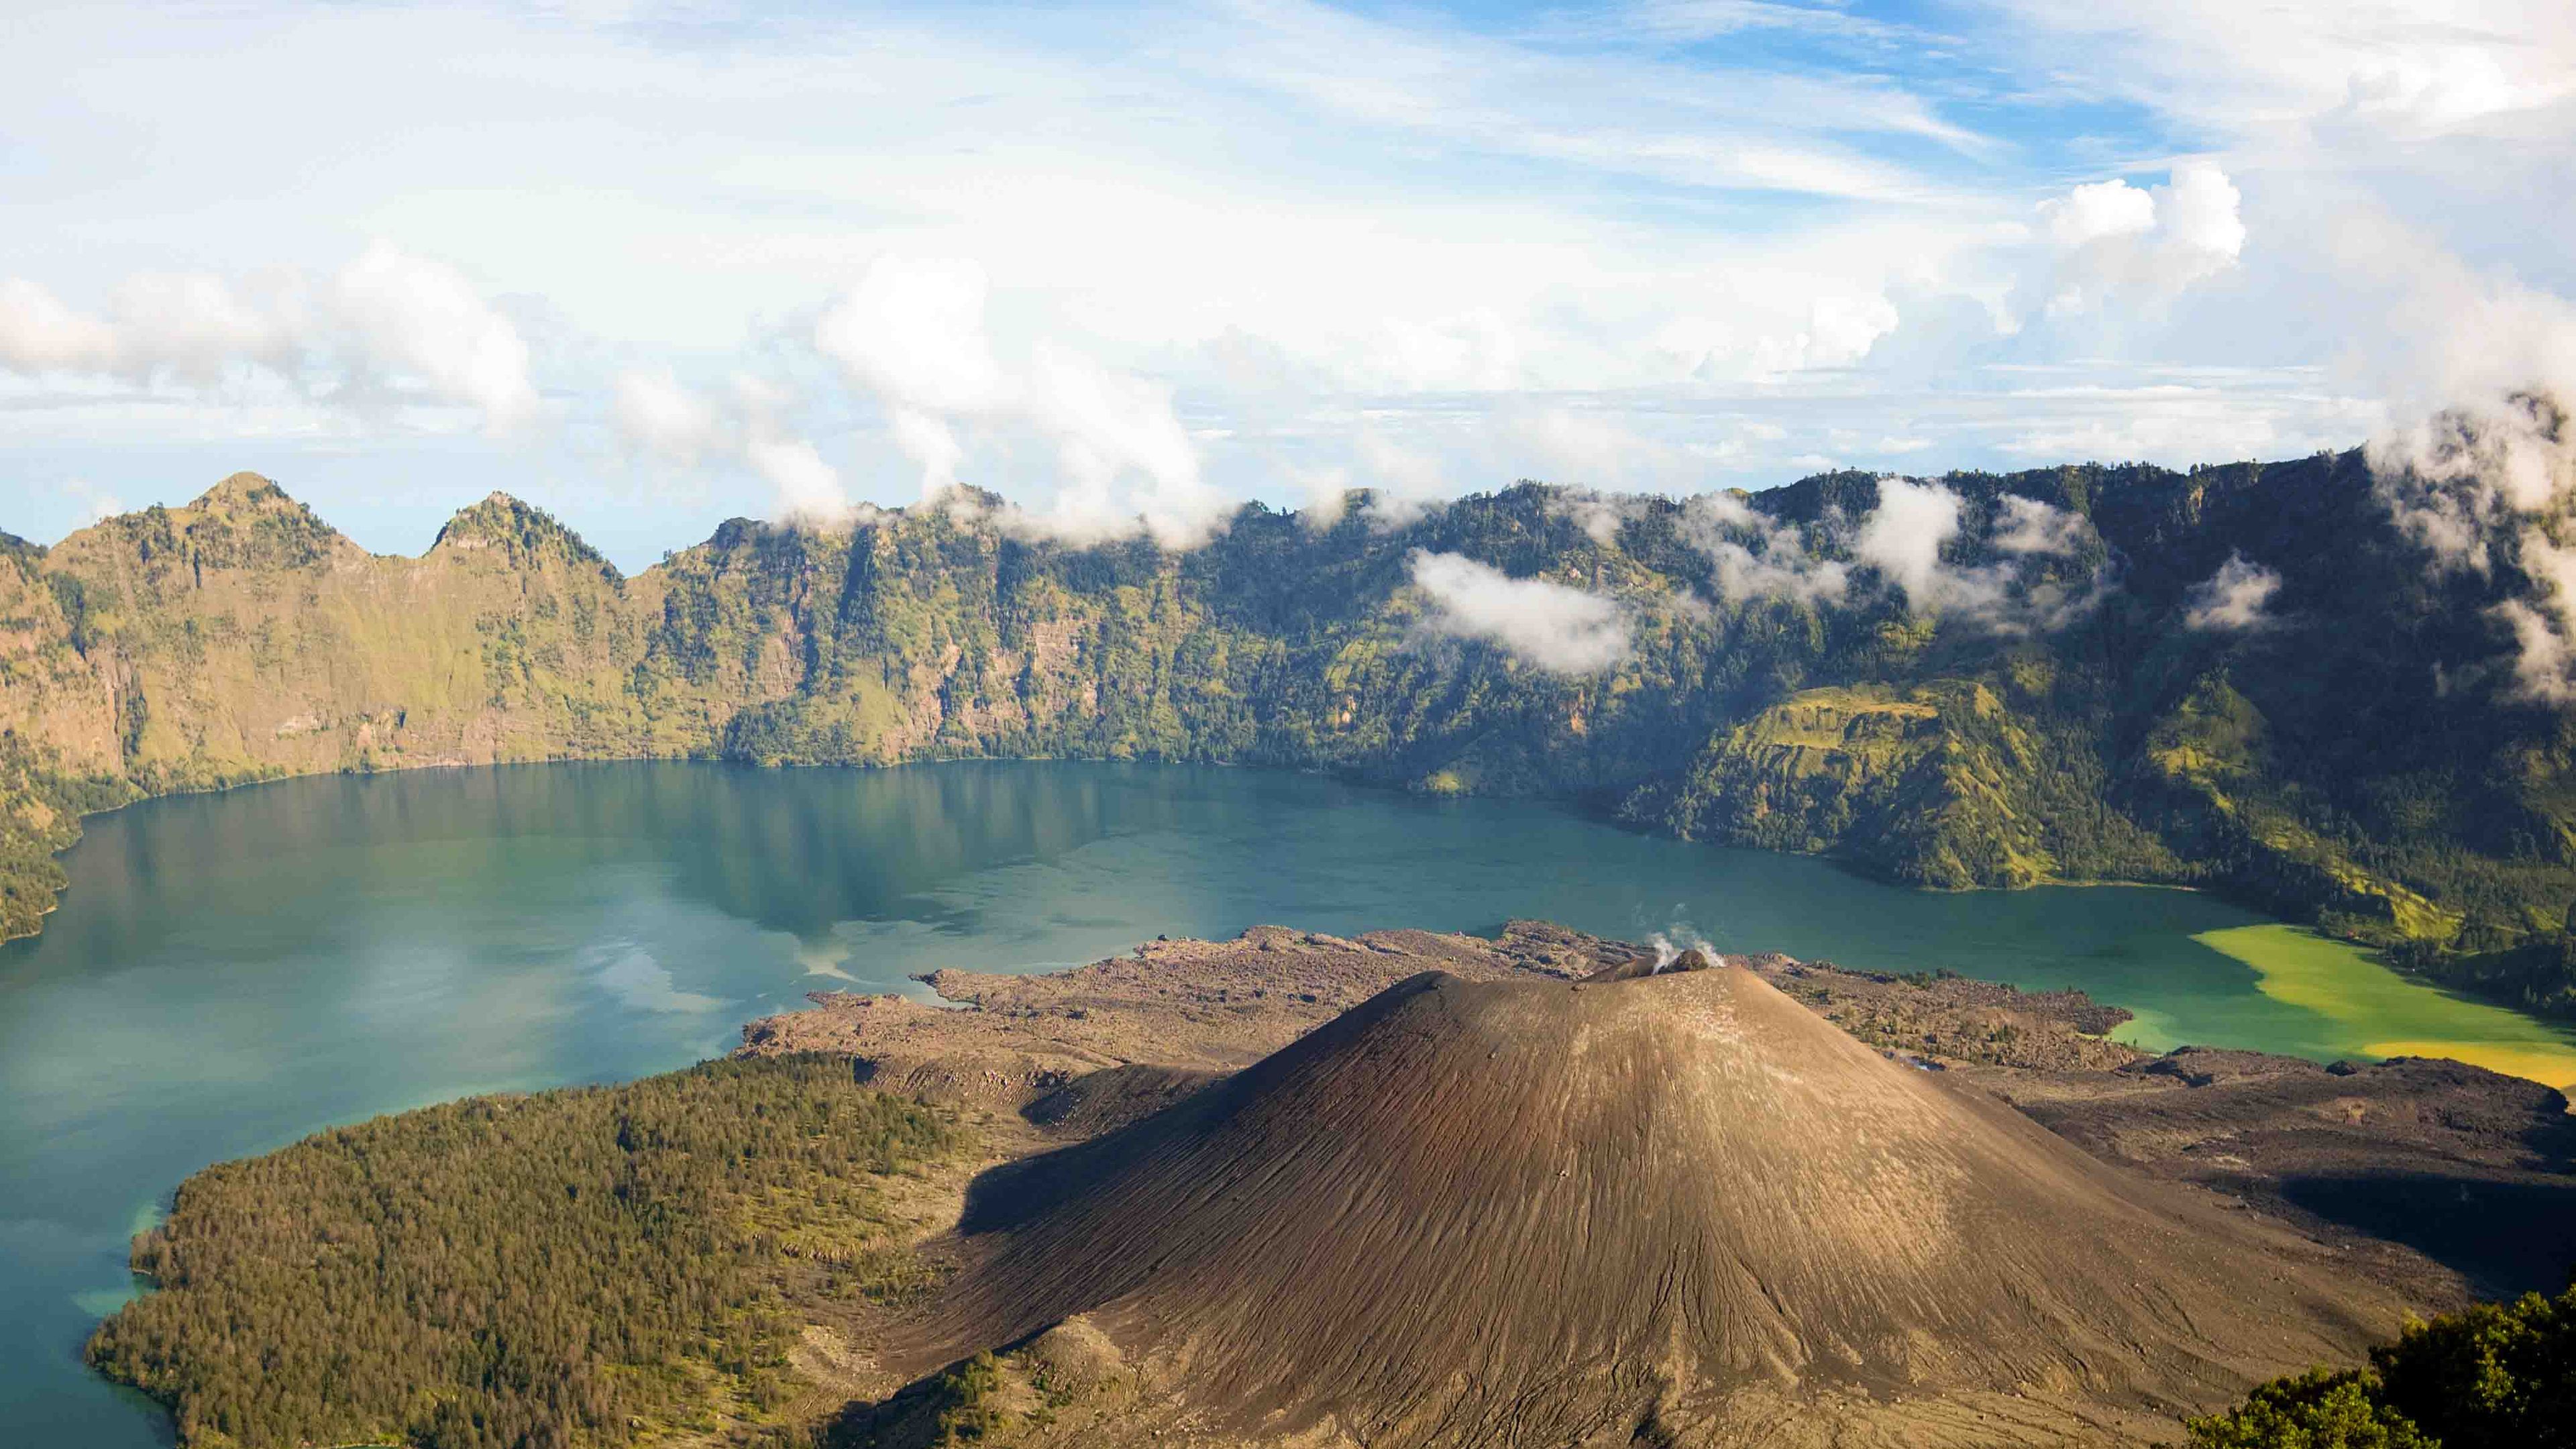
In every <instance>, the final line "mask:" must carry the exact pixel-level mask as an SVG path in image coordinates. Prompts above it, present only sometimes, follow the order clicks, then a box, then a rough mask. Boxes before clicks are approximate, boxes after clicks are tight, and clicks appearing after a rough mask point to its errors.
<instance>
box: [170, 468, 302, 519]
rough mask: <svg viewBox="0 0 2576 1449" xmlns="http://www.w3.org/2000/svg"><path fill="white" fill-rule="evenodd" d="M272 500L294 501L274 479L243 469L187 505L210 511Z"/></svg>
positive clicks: (250, 505) (254, 504)
mask: <svg viewBox="0 0 2576 1449" xmlns="http://www.w3.org/2000/svg"><path fill="white" fill-rule="evenodd" d="M272 500H274V501H279V502H285V503H293V502H294V501H295V500H294V499H292V498H289V497H287V495H286V490H285V489H283V488H280V487H278V486H277V484H276V482H275V481H273V480H271V479H269V478H265V477H262V476H261V475H259V474H257V473H252V472H247V471H245V472H240V473H235V474H233V475H231V476H230V477H227V478H225V479H224V480H223V481H222V482H220V483H217V484H216V485H215V486H214V487H212V488H209V489H207V490H206V491H205V492H203V493H200V494H198V495H197V496H196V498H195V500H194V501H192V502H191V503H189V505H188V506H189V507H191V508H195V509H200V510H204V511H209V512H212V511H218V510H222V509H227V508H240V507H257V506H259V505H262V504H266V503H269V502H271V501H272Z"/></svg>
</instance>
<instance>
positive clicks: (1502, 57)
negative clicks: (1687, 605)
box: [0, 0, 2576, 566]
mask: <svg viewBox="0 0 2576 1449" xmlns="http://www.w3.org/2000/svg"><path fill="white" fill-rule="evenodd" d="M2568 9H2569V7H2565V6H2563V5H2549V4H2509V3H2496V4H2486V3H2463V4H2449V5H2421V4H2377V3H2361V4H2337V5H2270V4H2262V3H2253V0H2229V3H2220V0H2159V3H2144V0H2108V3H2102V4H2095V5H2086V6H2069V5H2060V4H2041V3H2037V0H1992V3H1975V4H1921V5H1885V6H1875V5H1864V4H1857V3H1854V4H1831V3H1789V0H1780V3H1767V0H1647V3H1634V4H1623V5H1607V6H1549V7H1536V8H1521V7H1501V6H1481V5H1480V6H1468V7H1452V8H1440V7H1427V6H1422V7H1417V6H1404V7H1357V8H1344V7H1333V6H1328V5H1321V4H1312V3H1294V0H1260V3H1231V4H1217V5H1191V6H1170V7H1165V6H1153V5H1144V6H1113V7H1024V6H964V7H961V6H916V7H889V8H863V7H842V6H828V7H827V6H811V7H806V8H805V9H803V10H801V11H796V12H792V13H783V12H780V11H778V10H776V9H774V8H765V9H764V10H763V11H762V12H761V13H760V15H759V17H758V18H756V19H755V18H752V17H751V14H750V12H748V11H741V10H735V9H731V8H728V7H725V6H720V5H702V4H681V5H662V4H653V3H634V4H619V3H598V4H582V3H572V4H564V5H559V6H551V7H541V8H502V7H495V8H472V7H457V6H436V7H431V6H418V7H414V6H406V5H401V4H372V5H365V6H335V7H307V6H270V5H263V4H259V3H242V4H234V5H229V6H225V7H221V8H219V9H218V8H211V7H189V8H152V7H120V6H116V5H101V4H86V5H79V6H63V7H60V8H47V7H45V6H43V5H33V6H25V5H22V6H19V7H13V21H12V36H11V40H12V43H11V45H10V46H9V47H8V48H7V51H6V53H5V54H0V195H5V196H6V197H7V202H6V208H7V216H8V219H9V222H10V225H8V226H7V227H5V228H0V449H4V450H5V459H4V460H0V528H6V529H9V530H11V531H13V532H17V533H20V534H22V535H25V536H28V537H32V538H35V539H38V540H40V541H51V540H53V539H55V538H59V537H60V536H61V535H62V534H63V533H64V532H66V531H68V530H69V529H71V528H73V527H76V526H78V525H79V524H80V523H81V522H82V521H83V520H84V519H86V518H89V517H92V516H95V515H96V514H98V513H99V512H102V511H108V510H113V509H118V508H130V507H139V506H142V505H144V504H146V503H151V502H156V501H158V502H177V501H180V500H183V499H185V498H187V497H190V496H193V495H194V494H195V493H197V492H199V491H201V490H202V489H203V488H204V487H205V486H206V485H207V484H208V483H210V482H212V481H213V480H214V479H215V478H218V477H220V476H222V475H223V474H225V473H228V472H231V471H233V470H235V469H240V468H250V469H255V470H258V471H261V472H264V473H267V474H269V475H271V476H273V477H275V478H277V479H279V480H280V481H281V482H283V483H285V484H286V485H287V487H288V488H289V489H290V491H293V492H294V493H296V494H297V495H298V496H300V497H303V498H305V499H306V500H308V501H309V502H311V503H313V504H314V505H315V506H316V507H317V508H319V509H321V510H322V511H323V512H324V514H325V516H327V517H329V518H331V519H332V520H333V521H334V522H337V523H339V524H340V525H341V526H342V527H344V528H345V529H347V530H348V531H349V532H350V533H351V534H353V535H354V536H355V537H357V538H358V539H359V541H361V542H362V543H365V544H367V545H368V546H370V547H374V548H378V549H383V550H400V551H405V552H410V551H416V550H418V549H419V548H421V547H423V546H425V545H426V543H427V541H428V539H429V537H430V536H431V534H432V533H433V532H434V531H435V529H436V527H437V524H438V523H439V521H440V520H442V519H443V518H444V517H445V516H446V515H447V514H448V513H450V512H451V511H453V510H454V509H455V508H456V507H458V506H461V505H462V504H463V503H465V502H468V501H471V500H472V499H473V498H476V497H479V496H480V495H481V494H482V493H484V492H486V491H488V490H490V489H492V488H495V487H500V488H506V489H508V490H510V491H512V492H516V493H519V494H521V495H522V496H525V497H528V498H530V499H531V500H533V501H536V502H538V503H540V504H542V505H544V506H546V507H548V508H550V509H553V510H554V511H555V512H557V513H559V514H561V515H562V516H563V517H565V518H566V519H567V520H568V521H570V522H571V523H572V524H573V525H574V526H575V527H576V528H578V529H579V530H581V531H582V532H583V533H584V534H585V536H588V537H590V538H592V539H593V540H594V541H595V542H597V543H599V544H600V545H601V546H602V547H604V548H606V549H607V550H608V551H609V552H610V554H611V555H612V556H613V557H615V558H616V559H618V561H619V562H621V563H622V564H626V565H628V566H640V565H641V564H643V563H646V562H649V561H650V560H652V559H653V558H655V557H658V556H659V554H660V553H661V552H662V551H663V550H665V549H668V548H675V547H681V546H685V545H686V544H689V543H691V542H695V541H697V540H698V539H700V538H703V537H704V536H705V535H706V534H707V533H708V532H709V531H710V530H711V528H712V527H713V525H714V524H715V523H716V522H717V521H718V520H720V519H722V518H724V517H727V516H732V515H736V514H748V515H754V516H779V515H781V514H785V513H797V514H802V515H805V516H812V517H824V518H828V517H837V516H842V515H844V514H846V512H847V511H848V510H849V509H850V508H852V507H854V506H858V505H863V504H876V505H885V506H899V505H905V504H909V503H911V502H913V501H915V500H917V499H919V498H921V497H922V496H924V493H925V490H926V489H927V490H936V489H938V488H940V487H942V486H944V485H945V484H946V483H948V482H950V481H952V480H955V481H964V482H969V483H974V484H979V485H982V486H985V487H989V488H993V489H996V490H998V491H1000V492H1001V493H1003V494H1004V495H1005V496H1007V497H1008V498H1010V499H1011V500H1012V501H1013V503H1014V505H1015V506H1016V507H1017V508H1019V509H1020V510H1022V515H1023V519H1024V521H1025V522H1026V524H1027V526H1029V527H1032V528H1042V529H1049V530H1054V531H1058V532H1062V533H1065V534H1067V535H1070V536H1083V537H1090V536H1100V535H1102V534H1106V533H1113V532H1118V531H1122V530H1131V529H1134V528H1137V527H1146V528H1150V529H1152V530H1154V531H1155V532H1156V533H1158V534H1160V535H1162V536H1164V537H1166V538H1170V539H1174V540H1186V539H1189V538H1192V537H1197V536H1201V535H1203V533H1204V531H1205V530H1206V528H1208V527H1209V526H1210V525H1211V523H1212V521H1213V520H1215V519H1218V518H1221V517H1222V515H1223V513H1224V511H1225V510H1226V509H1227V508H1229V507H1231V506H1232V505H1233V504H1234V503H1236V502H1237V501H1239V500H1241V499H1244V498H1248V497H1257V498H1262V499H1265V500H1268V501H1272V502H1274V503H1280V504H1284V505H1291V506H1307V505H1308V504H1309V503H1310V502H1311V501H1315V500H1329V499H1332V498H1334V497H1337V496H1338V493H1339V490H1340V489H1341V488H1343V487H1346V486H1350V485H1357V484H1365V485H1369V486H1372V487H1375V488H1378V489H1380V490H1381V491H1382V492H1383V493H1385V494H1386V495H1388V496H1389V497H1391V498H1394V499H1398V500H1420V499H1427V498H1433V497H1439V496H1445V495H1449V494H1454V493H1458V492H1464V491H1470V490H1474V489H1480V488H1486V487H1492V486H1496V485H1499V484H1503V483H1507V482H1509V481H1511V480H1512V479H1514V478H1516V477H1523V476H1535V477H1543V478H1548V479H1553V480H1560V481H1565V482H1571V483H1581V484H1588V485H1593V486H1598V487H1604V488H1613V489H1634V490H1654V491H1662V492H1698V491H1703V490H1706V489H1710V488H1716V487H1752V488H1758V487H1764V486H1770V485H1773V484H1777V483H1781V482H1785V481H1788V480H1790V479H1792V478H1795V477H1798V476H1801V475H1802V474H1805V473H1807V472H1811V471H1814V470H1816V469H1818V468H1821V467H1823V466H1826V465H1827V464H1829V463H1830V464H1834V465H1841V466H1852V467H1863V468H1871V469H1878V470H1885V471H1896V472H1905V473H1937V472H1940V471H1943V470H1946V469H1949V468H1954V467H1990V468H2001V467H2021V466H2034V465H2039V464H2044V463H2051V462H2058V461H2069V460H2082V459H2088V458H2097V459H2105V460H2111V459H2127V458H2145V459H2151V460H2155V461H2160V462H2165V463H2172V464H2183V463H2189V462H2194V461H2217V460H2227V459H2235V458H2243V457H2268V456H2285V455H2296V454H2301V453H2305V452H2309V451H2312V450H2314V449H2316V448H2320V447H2349V446H2352V445H2355V444H2357V443H2359V442H2361V441H2362V440H2363V439H2365V438H2366V437H2369V436H2372V435H2374V434H2376V433H2380V432H2383V431H2385V430H2388V429H2391V428H2397V427H2402V426H2404V425H2406V424H2407V423H2409V422H2411V421H2413V420H2415V419H2417V418H2420V417H2421V416H2422V415H2423V414H2424V413H2425V412H2427V411H2428V410H2430V409H2433V408H2438V407H2443V406H2449V405H2459V404H2475V403H2477V402H2479V401H2481V400H2483V399H2485V398H2489V397H2492V396H2493V395H2495V394H2496V393H2498V392H2500V391H2501V390H2504V389H2509V388H2512V387H2516V386H2527V385H2535V384H2537V385H2547V386H2560V385H2563V384H2562V383H2561V382H2560V379H2562V378H2564V377H2566V376H2568V374H2569V373H2570V372H2576V363H2571V354H2576V330H2571V328H2570V327H2569V325H2568V317H2569V307H2568V304H2567V302H2566V300H2565V299H2566V298H2567V297H2569V296H2570V295H2576V248H2569V247H2567V246H2566V245H2565V244H2564V241H2563V238H2565V237H2567V236H2569V235H2576V225H2571V223H2576V201H2572V200H2571V198H2576V185H2571V182H2576V175H2571V172H2576V144H2571V143H2576V83H2571V79H2570V78H2571V77H2576V20H2571V19H2570V17H2569V14H2568V13H2567V12H2568Z"/></svg>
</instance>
